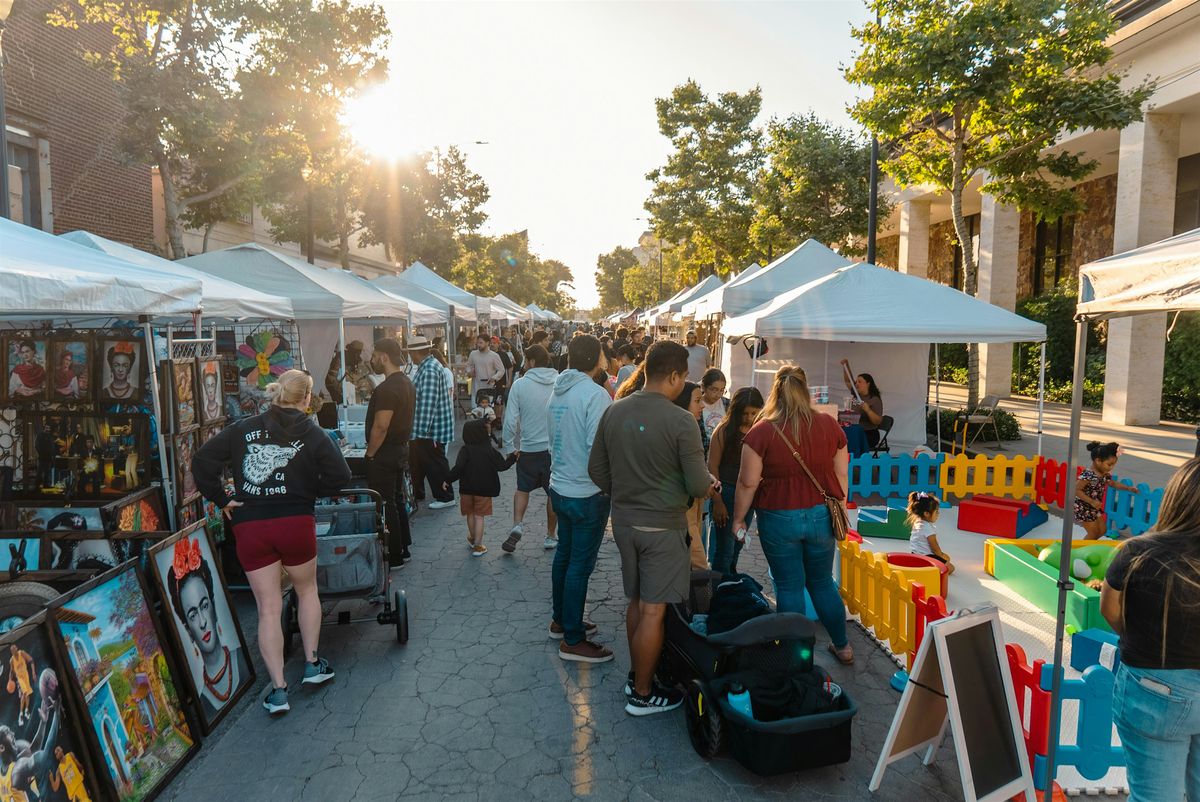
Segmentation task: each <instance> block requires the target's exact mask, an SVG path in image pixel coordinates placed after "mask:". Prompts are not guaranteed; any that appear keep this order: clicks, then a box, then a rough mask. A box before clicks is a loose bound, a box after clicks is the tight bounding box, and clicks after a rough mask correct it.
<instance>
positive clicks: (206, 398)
mask: <svg viewBox="0 0 1200 802" xmlns="http://www.w3.org/2000/svg"><path fill="white" fill-rule="evenodd" d="M196 376H197V379H198V381H197V384H198V385H199V387H200V397H199V398H198V399H197V403H196V406H197V407H198V411H199V418H200V423H201V424H202V425H203V424H210V423H215V422H217V421H219V420H221V419H222V418H224V417H225V395H224V393H223V391H222V381H221V360H220V359H217V358H208V359H197V360H196Z"/></svg>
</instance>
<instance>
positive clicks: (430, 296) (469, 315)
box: [371, 276, 478, 323]
mask: <svg viewBox="0 0 1200 802" xmlns="http://www.w3.org/2000/svg"><path fill="white" fill-rule="evenodd" d="M371 284H373V285H374V286H376V287H379V288H380V289H382V290H383V291H385V292H387V293H389V294H391V295H396V296H399V297H400V298H404V299H405V300H411V301H416V302H418V303H421V304H424V305H425V306H428V307H430V308H431V309H436V310H437V311H438V312H439V313H441V315H442V319H443V320H449V318H450V307H452V306H453V307H454V316H455V318H456V319H457V320H459V321H465V322H467V323H474V322H475V321H476V320H477V319H478V315H476V314H475V307H473V306H460V305H458V304H455V303H454V302H453V301H450V300H449V299H447V298H444V297H443V296H441V295H438V294H437V293H436V292H433V291H432V290H427V289H425V288H423V287H419V286H417V285H416V284H411V283H409V282H407V281H403V280H402V279H401V277H400V276H379V277H378V278H373V279H371Z"/></svg>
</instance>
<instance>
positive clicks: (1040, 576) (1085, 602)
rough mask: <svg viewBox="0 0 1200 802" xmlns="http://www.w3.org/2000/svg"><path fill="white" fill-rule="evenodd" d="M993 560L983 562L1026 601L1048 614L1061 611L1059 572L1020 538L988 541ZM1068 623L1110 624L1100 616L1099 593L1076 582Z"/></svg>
mask: <svg viewBox="0 0 1200 802" xmlns="http://www.w3.org/2000/svg"><path fill="white" fill-rule="evenodd" d="M988 544H989V547H990V551H991V554H990V559H988V558H986V557H985V560H984V564H985V566H986V567H987V568H988V573H990V574H991V575H992V576H994V577H995V578H996V579H998V580H1000V581H1001V582H1003V583H1004V584H1005V585H1006V586H1007V587H1009V588H1010V589H1012V590H1014V591H1016V592H1017V593H1018V594H1020V595H1021V597H1022V598H1024V599H1025V601H1027V602H1029V603H1030V604H1032V605H1033V606H1034V607H1037V608H1038V609H1039V610H1041V611H1042V612H1044V613H1046V614H1047V615H1055V614H1056V613H1057V611H1058V571H1057V570H1055V569H1054V568H1053V567H1052V566H1050V565H1048V564H1046V563H1044V562H1042V561H1041V560H1039V559H1038V558H1037V556H1036V555H1035V554H1031V553H1030V552H1029V551H1026V550H1025V549H1024V548H1023V546H1024V545H1025V544H1023V543H1021V541H1016V542H1011V541H1010V542H1007V543H1006V542H1004V541H1002V540H1001V541H988ZM1067 624H1068V625H1069V626H1073V627H1075V628H1076V629H1077V630H1079V631H1083V630H1085V629H1101V630H1105V631H1108V630H1110V627H1109V626H1108V622H1107V621H1105V620H1104V617H1103V616H1102V615H1100V593H1099V592H1098V591H1095V590H1092V589H1091V588H1089V587H1088V586H1087V585H1083V584H1076V585H1075V587H1074V588H1073V589H1072V590H1070V591H1068V593H1067Z"/></svg>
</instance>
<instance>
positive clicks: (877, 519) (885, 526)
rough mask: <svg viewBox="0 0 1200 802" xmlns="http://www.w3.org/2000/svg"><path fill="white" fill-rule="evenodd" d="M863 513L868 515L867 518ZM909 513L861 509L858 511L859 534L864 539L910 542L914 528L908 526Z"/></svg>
mask: <svg viewBox="0 0 1200 802" xmlns="http://www.w3.org/2000/svg"><path fill="white" fill-rule="evenodd" d="M863 513H868V514H867V515H866V516H864V515H863ZM907 518H908V513H907V512H905V511H904V510H883V511H882V514H881V513H880V512H879V511H876V510H866V509H860V510H859V511H858V533H859V534H860V535H862V536H863V537H878V538H885V539H888V540H908V538H909V536H910V535H912V527H910V526H909V525H908V520H907Z"/></svg>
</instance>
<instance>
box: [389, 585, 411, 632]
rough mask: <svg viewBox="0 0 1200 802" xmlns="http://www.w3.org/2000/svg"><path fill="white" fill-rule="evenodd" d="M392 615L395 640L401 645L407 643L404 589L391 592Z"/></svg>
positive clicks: (406, 614) (406, 608) (406, 606)
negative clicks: (394, 626) (394, 620)
mask: <svg viewBox="0 0 1200 802" xmlns="http://www.w3.org/2000/svg"><path fill="white" fill-rule="evenodd" d="M392 603H393V609H392V615H393V616H394V617H395V619H396V642H397V643H399V644H400V645H401V646H403V645H404V644H406V643H408V597H407V596H406V595H405V594H404V591H402V590H398V591H396V592H395V593H394V594H392Z"/></svg>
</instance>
